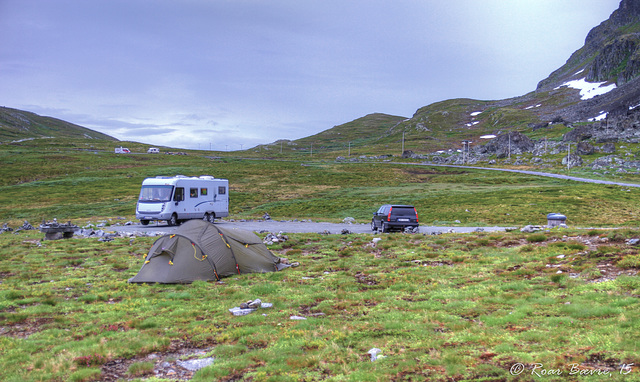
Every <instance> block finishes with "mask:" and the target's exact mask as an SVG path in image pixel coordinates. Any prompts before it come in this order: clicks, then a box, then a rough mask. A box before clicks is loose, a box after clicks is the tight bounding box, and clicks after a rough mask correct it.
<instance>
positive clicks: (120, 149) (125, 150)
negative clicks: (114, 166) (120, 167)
mask: <svg viewBox="0 0 640 382" xmlns="http://www.w3.org/2000/svg"><path fill="white" fill-rule="evenodd" d="M130 153H131V151H130V150H129V149H128V148H126V147H122V146H120V147H116V154H130Z"/></svg>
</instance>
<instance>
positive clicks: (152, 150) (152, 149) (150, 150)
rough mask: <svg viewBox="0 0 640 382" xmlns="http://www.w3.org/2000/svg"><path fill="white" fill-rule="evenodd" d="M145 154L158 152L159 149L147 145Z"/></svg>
mask: <svg viewBox="0 0 640 382" xmlns="http://www.w3.org/2000/svg"><path fill="white" fill-rule="evenodd" d="M147 154H160V150H158V148H157V147H149V150H147Z"/></svg>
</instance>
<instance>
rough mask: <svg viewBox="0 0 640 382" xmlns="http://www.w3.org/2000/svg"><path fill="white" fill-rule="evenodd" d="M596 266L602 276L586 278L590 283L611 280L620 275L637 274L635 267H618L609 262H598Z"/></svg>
mask: <svg viewBox="0 0 640 382" xmlns="http://www.w3.org/2000/svg"><path fill="white" fill-rule="evenodd" d="M597 267H598V270H599V271H600V274H601V275H602V276H601V277H597V278H594V279H591V280H588V281H589V282H591V283H601V282H605V281H612V280H615V279H617V278H618V276H620V275H627V276H636V275H637V274H638V271H637V270H635V269H622V268H618V267H616V266H615V265H613V264H611V263H609V262H602V263H599V264H598V265H597Z"/></svg>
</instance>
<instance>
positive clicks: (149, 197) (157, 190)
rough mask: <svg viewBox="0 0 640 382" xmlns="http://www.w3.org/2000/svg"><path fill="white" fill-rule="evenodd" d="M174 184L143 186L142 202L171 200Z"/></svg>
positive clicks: (141, 191)
mask: <svg viewBox="0 0 640 382" xmlns="http://www.w3.org/2000/svg"><path fill="white" fill-rule="evenodd" d="M172 193H173V186H142V189H141V190H140V199H139V200H140V201H141V202H168V201H170V200H171V194H172Z"/></svg>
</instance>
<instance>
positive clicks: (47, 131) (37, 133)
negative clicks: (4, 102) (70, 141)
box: [0, 107, 117, 142]
mask: <svg viewBox="0 0 640 382" xmlns="http://www.w3.org/2000/svg"><path fill="white" fill-rule="evenodd" d="M51 137H55V138H87V139H106V140H111V141H117V139H116V138H113V137H111V136H109V135H106V134H102V133H99V132H97V131H94V130H90V129H87V128H86V127H82V126H78V125H75V124H73V123H69V122H65V121H62V120H60V119H56V118H52V117H43V116H40V115H38V114H35V113H31V112H28V111H23V110H18V109H11V108H8V107H0V142H7V141H14V140H21V139H33V138H51Z"/></svg>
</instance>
